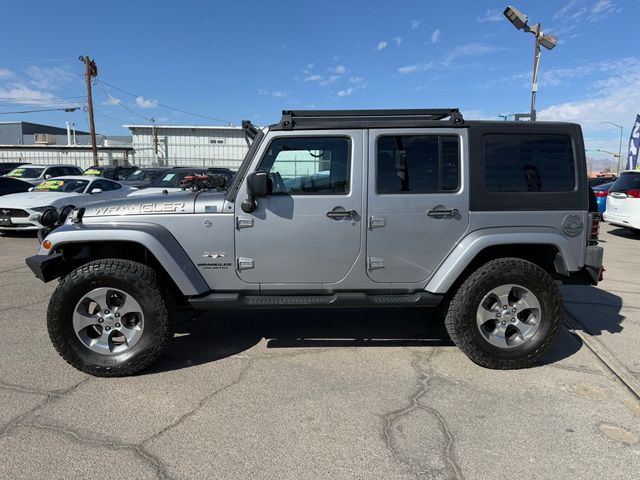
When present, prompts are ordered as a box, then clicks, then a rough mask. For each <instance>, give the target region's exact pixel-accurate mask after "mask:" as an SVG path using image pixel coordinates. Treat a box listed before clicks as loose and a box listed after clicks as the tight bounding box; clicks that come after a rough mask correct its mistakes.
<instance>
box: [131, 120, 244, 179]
mask: <svg viewBox="0 0 640 480" xmlns="http://www.w3.org/2000/svg"><path fill="white" fill-rule="evenodd" d="M129 129H130V130H131V134H132V137H133V138H132V146H133V149H134V151H135V158H136V164H138V165H145V166H146V165H149V166H150V165H155V164H159V165H170V166H176V165H177V166H179V165H194V166H205V167H214V166H215V167H228V168H232V169H234V170H236V169H238V167H239V166H240V163H242V160H243V158H244V156H245V154H246V152H247V150H248V147H247V144H246V142H245V140H244V134H243V132H242V128H240V127H235V128H231V127H227V128H202V127H194V128H190V127H180V128H175V127H161V126H160V127H158V128H157V136H158V153H157V158H156V152H155V146H154V137H153V131H152V128H151V127H146V126H129Z"/></svg>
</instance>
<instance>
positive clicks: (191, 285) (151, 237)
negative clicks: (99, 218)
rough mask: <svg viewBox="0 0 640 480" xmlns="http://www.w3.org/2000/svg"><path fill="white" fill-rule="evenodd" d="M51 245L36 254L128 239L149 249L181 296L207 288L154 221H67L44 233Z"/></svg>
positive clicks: (192, 265) (189, 262)
mask: <svg viewBox="0 0 640 480" xmlns="http://www.w3.org/2000/svg"><path fill="white" fill-rule="evenodd" d="M47 240H49V241H51V243H52V245H53V246H52V247H51V249H49V250H45V249H44V248H42V247H40V251H39V252H38V253H39V254H40V255H47V254H50V253H51V252H52V251H54V250H55V249H58V248H60V247H64V245H68V244H72V243H73V244H78V243H100V242H109V241H116V242H132V243H137V244H140V245H142V246H144V247H145V248H146V249H147V250H149V251H150V252H151V253H152V254H153V255H154V256H155V257H156V259H157V260H158V262H160V264H161V265H162V266H163V267H164V269H165V270H166V271H167V273H168V274H169V275H170V276H171V278H172V279H173V281H174V282H175V284H176V285H177V286H178V288H179V289H180V291H181V292H182V293H183V294H184V295H199V294H202V293H205V292H208V291H209V290H210V288H209V286H208V285H207V282H206V281H205V280H204V278H203V277H202V275H201V274H200V272H199V271H198V269H197V268H196V266H195V265H194V263H193V262H192V261H191V259H190V258H189V256H188V255H187V253H186V252H185V251H184V250H183V248H182V246H181V245H180V243H179V242H178V241H177V240H176V238H175V237H174V236H173V235H171V233H170V232H169V230H167V229H166V228H165V227H163V226H162V225H157V224H154V223H135V224H133V223H120V224H119V223H109V224H83V223H68V224H65V225H63V226H62V227H59V228H57V229H55V230H54V231H53V232H51V233H50V234H49V235H48V236H47Z"/></svg>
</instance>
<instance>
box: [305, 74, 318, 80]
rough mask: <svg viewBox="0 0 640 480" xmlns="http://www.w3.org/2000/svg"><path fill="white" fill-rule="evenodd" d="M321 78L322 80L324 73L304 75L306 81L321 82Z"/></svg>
mask: <svg viewBox="0 0 640 480" xmlns="http://www.w3.org/2000/svg"><path fill="white" fill-rule="evenodd" d="M320 80H322V75H318V74H313V75H308V76H306V77H304V81H305V82H319V81H320Z"/></svg>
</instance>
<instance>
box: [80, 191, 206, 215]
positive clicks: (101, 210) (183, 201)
mask: <svg viewBox="0 0 640 480" xmlns="http://www.w3.org/2000/svg"><path fill="white" fill-rule="evenodd" d="M196 196H197V195H196V194H195V193H192V192H182V191H181V192H176V193H172V194H171V195H165V194H160V195H144V196H137V197H133V196H132V195H128V196H127V197H125V198H120V199H117V200H107V201H104V202H94V203H90V204H89V205H87V206H86V207H85V213H84V218H87V217H105V216H120V215H153V214H156V215H158V214H170V213H193V212H194V204H195V200H196Z"/></svg>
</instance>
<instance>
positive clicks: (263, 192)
mask: <svg viewBox="0 0 640 480" xmlns="http://www.w3.org/2000/svg"><path fill="white" fill-rule="evenodd" d="M247 193H248V194H249V197H248V198H247V199H246V200H244V201H243V202H242V204H241V205H240V207H241V208H242V211H243V212H245V213H251V212H253V211H254V210H255V209H256V208H257V206H258V204H257V203H256V198H259V197H266V196H267V195H268V194H269V174H268V173H267V172H252V173H250V174H249V175H248V176H247Z"/></svg>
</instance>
